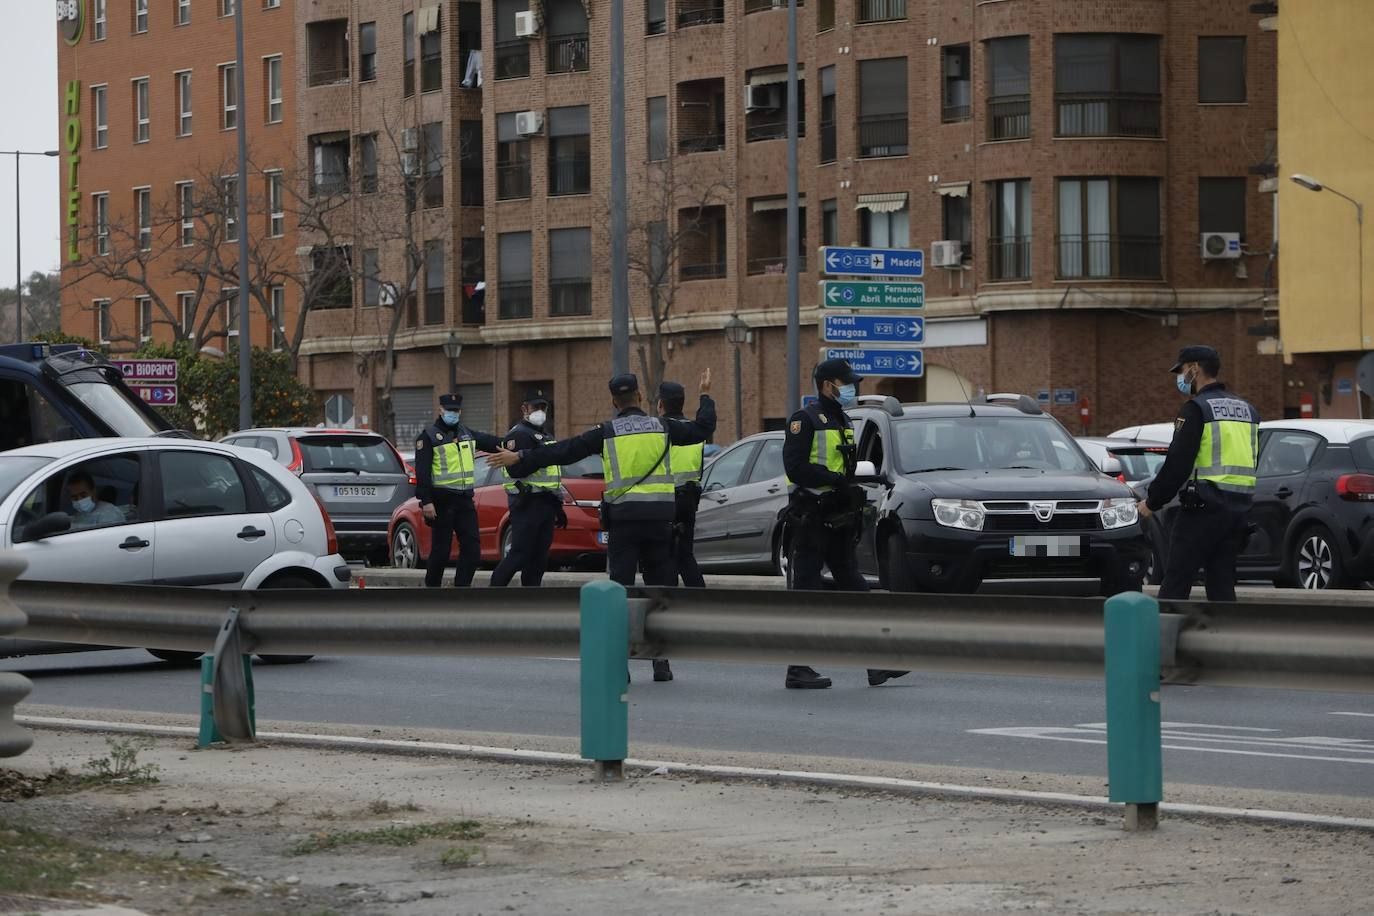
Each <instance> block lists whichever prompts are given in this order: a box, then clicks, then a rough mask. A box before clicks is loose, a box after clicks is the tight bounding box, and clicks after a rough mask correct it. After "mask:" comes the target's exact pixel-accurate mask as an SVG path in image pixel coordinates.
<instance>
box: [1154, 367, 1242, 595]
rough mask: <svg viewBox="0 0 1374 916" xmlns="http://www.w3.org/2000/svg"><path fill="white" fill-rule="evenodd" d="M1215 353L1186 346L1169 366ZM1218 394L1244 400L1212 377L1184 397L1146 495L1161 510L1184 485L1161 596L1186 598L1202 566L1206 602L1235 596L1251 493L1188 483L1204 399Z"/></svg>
mask: <svg viewBox="0 0 1374 916" xmlns="http://www.w3.org/2000/svg"><path fill="white" fill-rule="evenodd" d="M1216 358H1217V352H1216V350H1214V349H1212V348H1211V347H1185V348H1184V349H1183V351H1182V352H1181V353H1180V354H1179V358H1178V362H1179V365H1177V366H1175V367H1174V368H1173V370H1171V371H1173V372H1177V371H1178V370H1179V368H1180V366H1181V365H1182V364H1183V363H1190V362H1198V361H1200V360H1204V359H1216ZM1217 397H1222V398H1226V399H1228V400H1240V399H1239V398H1237V397H1236V396H1235V395H1233V394H1231V393H1230V392H1228V391H1227V390H1226V386H1225V385H1223V384H1222V383H1221V382H1214V383H1212V384H1211V385H1208V386H1206V387H1205V388H1203V389H1202V390H1201V391H1199V392H1197V394H1195V395H1194V396H1193V397H1191V398H1189V399H1188V400H1187V401H1186V402H1184V404H1183V407H1182V408H1181V409H1180V410H1179V412H1178V418H1177V419H1175V420H1174V438H1173V440H1172V441H1171V442H1170V443H1169V453H1168V455H1167V456H1166V457H1165V459H1164V464H1163V466H1161V467H1160V469H1159V473H1158V474H1157V475H1156V476H1155V479H1154V480H1153V481H1151V483H1150V489H1149V492H1148V494H1147V495H1146V500H1145V504H1146V505H1147V506H1149V508H1150V511H1152V512H1158V511H1159V510H1160V509H1162V508H1164V506H1165V505H1167V504H1168V503H1169V502H1170V501H1171V500H1172V499H1173V498H1174V496H1175V495H1178V494H1179V491H1180V490H1185V488H1186V490H1185V492H1184V494H1183V497H1182V499H1181V500H1180V506H1179V508H1177V509H1176V510H1174V511H1173V512H1172V517H1171V518H1170V520H1169V548H1168V556H1167V557H1165V560H1164V579H1163V581H1162V582H1161V583H1160V586H1159V597H1160V598H1164V599H1186V598H1188V596H1189V595H1190V594H1191V593H1192V588H1193V577H1194V576H1196V575H1197V571H1198V568H1199V567H1201V568H1202V569H1203V571H1204V582H1205V583H1206V588H1207V600H1208V601H1235V600H1236V556H1237V555H1238V554H1239V553H1240V549H1241V545H1242V544H1243V543H1244V540H1245V532H1246V515H1247V514H1248V512H1249V510H1250V505H1251V503H1252V502H1253V497H1252V496H1245V495H1242V494H1238V493H1226V492H1222V491H1221V490H1218V489H1217V488H1215V487H1214V486H1212V485H1211V484H1210V483H1209V482H1207V481H1199V482H1198V483H1197V484H1196V486H1195V487H1192V486H1189V477H1190V476H1191V475H1192V473H1193V468H1194V467H1195V466H1196V462H1197V453H1198V449H1199V447H1200V446H1201V444H1202V429H1203V426H1204V424H1205V422H1206V421H1205V416H1204V411H1205V409H1206V408H1205V407H1204V405H1203V403H1202V402H1205V401H1209V400H1211V399H1213V398H1217ZM1246 407H1247V408H1248V409H1249V411H1250V415H1251V419H1252V422H1253V423H1255V424H1258V423H1259V413H1258V412H1257V411H1255V409H1254V407H1253V406H1251V405H1249V404H1248V403H1246Z"/></svg>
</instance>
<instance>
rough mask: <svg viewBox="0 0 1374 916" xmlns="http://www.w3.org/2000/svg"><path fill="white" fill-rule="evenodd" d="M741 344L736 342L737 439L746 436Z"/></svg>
mask: <svg viewBox="0 0 1374 916" xmlns="http://www.w3.org/2000/svg"><path fill="white" fill-rule="evenodd" d="M739 363H740V360H739V344H735V441H736V442H738V441H739V440H741V439H743V438H744V396H743V395H742V394H741V393H740V366H739Z"/></svg>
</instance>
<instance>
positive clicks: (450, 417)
mask: <svg viewBox="0 0 1374 916" xmlns="http://www.w3.org/2000/svg"><path fill="white" fill-rule="evenodd" d="M462 416H463V412H462V411H461V410H446V411H444V422H445V423H446V424H448V425H449V426H457V425H458V420H459V419H460V418H461V417H462Z"/></svg>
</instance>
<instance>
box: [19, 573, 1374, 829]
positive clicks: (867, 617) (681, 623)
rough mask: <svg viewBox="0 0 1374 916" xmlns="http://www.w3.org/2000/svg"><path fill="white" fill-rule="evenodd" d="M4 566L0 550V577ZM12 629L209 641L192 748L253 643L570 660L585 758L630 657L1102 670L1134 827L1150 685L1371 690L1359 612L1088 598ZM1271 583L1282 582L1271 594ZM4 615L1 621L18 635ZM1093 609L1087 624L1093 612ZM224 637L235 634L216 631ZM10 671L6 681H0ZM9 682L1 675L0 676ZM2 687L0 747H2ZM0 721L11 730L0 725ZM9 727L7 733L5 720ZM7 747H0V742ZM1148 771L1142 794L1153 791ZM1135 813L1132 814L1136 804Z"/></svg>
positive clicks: (613, 725) (545, 602)
mask: <svg viewBox="0 0 1374 916" xmlns="http://www.w3.org/2000/svg"><path fill="white" fill-rule="evenodd" d="M21 570H22V566H21V565H18V564H16V563H15V561H14V560H12V559H7V558H3V557H0V612H3V610H4V608H5V605H4V604H3V603H2V599H3V594H4V592H3V588H4V584H5V583H4V581H2V579H3V577H6V576H8V577H10V578H12V577H13V576H15V575H17V574H18V573H19V572H20V571H21ZM9 593H10V597H11V598H12V599H13V601H14V603H15V605H17V606H18V608H19V610H20V611H21V612H22V614H23V615H26V616H27V623H26V624H24V623H22V621H20V623H19V626H21V627H22V631H21V633H20V635H21V636H22V637H25V638H33V639H47V640H62V641H67V642H75V643H84V644H88V645H98V646H109V645H124V646H142V647H146V648H155V649H180V650H189V651H197V652H208V653H210V655H209V656H207V660H206V661H205V662H204V663H203V668H202V671H203V680H204V682H205V683H206V684H208V685H209V693H208V696H209V701H208V702H203V706H202V713H203V715H202V743H209V742H210V741H211V740H213V739H214V738H215V731H216V730H218V731H219V732H222V733H223V734H224V735H225V736H227V737H228V738H230V739H250V738H251V737H252V734H253V710H252V680H251V669H250V668H249V667H248V666H247V665H237V664H225V665H219V664H218V660H219V658H220V657H223V658H226V659H233V658H234V657H235V656H238V655H244V654H246V653H256V654H267V655H301V654H328V655H374V656H375V655H428V656H436V655H455V656H467V655H472V656H516V657H538V656H550V655H553V656H559V655H562V656H571V655H574V654H577V655H578V656H580V658H581V660H582V669H581V678H582V742H583V743H582V747H583V756H584V757H587V758H588V759H590V760H593V761H596V762H597V765H598V769H599V770H600V771H602V772H603V773H604V774H606V775H609V776H612V777H613V776H615V775H616V774H618V772H619V764H620V761H622V760H624V759H625V757H626V756H627V740H626V738H625V734H626V729H627V725H626V722H627V719H628V711H627V705H626V698H625V693H624V684H625V682H624V680H623V678H624V677H625V671H626V666H627V663H628V659H629V658H631V657H639V658H654V657H665V656H667V657H672V658H681V659H705V660H728V661H741V662H755V663H768V662H777V663H787V662H792V663H797V662H803V663H815V664H826V665H845V666H854V667H873V668H912V669H918V670H922V671H936V670H939V671H959V672H973V673H984V674H1020V675H1034V676H1047V675H1052V676H1089V677H1092V676H1099V677H1100V676H1103V675H1104V674H1105V676H1106V678H1107V683H1108V688H1107V696H1108V743H1109V746H1108V751H1109V753H1108V757H1109V767H1110V769H1111V779H1110V783H1111V787H1112V795H1111V797H1112V799H1113V800H1114V801H1122V802H1126V803H1127V804H1128V811H1129V812H1130V813H1129V815H1128V822H1129V823H1132V824H1134V825H1136V826H1140V827H1148V826H1150V825H1151V824H1152V822H1153V809H1152V807H1151V806H1153V805H1155V804H1157V803H1158V801H1159V800H1160V796H1161V795H1162V776H1161V775H1160V774H1161V768H1160V766H1159V764H1158V758H1159V756H1160V746H1161V742H1160V725H1159V685H1160V683H1161V681H1162V682H1163V683H1189V684H1228V685H1251V686H1264V687H1275V686H1288V687H1302V688H1313V689H1330V690H1352V691H1370V692H1374V608H1371V607H1369V606H1368V605H1363V604H1348V603H1347V604H1340V603H1335V604H1326V603H1315V604H1314V603H1303V604H1295V603H1290V602H1288V601H1286V600H1284V599H1283V598H1282V597H1276V599H1275V600H1272V601H1254V602H1248V603H1246V604H1209V603H1206V602H1171V603H1168V604H1167V606H1166V613H1160V605H1159V603H1158V602H1157V601H1156V600H1155V599H1154V598H1151V597H1149V596H1148V595H1142V594H1138V593H1131V594H1125V595H1118V596H1116V597H1115V598H1111V599H1108V601H1107V602H1106V612H1105V615H1104V610H1103V602H1102V601H1101V599H1093V598H1038V597H1019V596H1017V597H1012V596H981V595H924V594H923V595H893V594H885V593H865V594H855V593H841V592H782V591H764V590H735V589H662V588H643V589H634V590H631V591H630V592H626V590H625V589H623V588H621V587H620V586H618V585H615V584H613V583H609V582H606V581H598V582H594V583H591V584H588V585H585V586H583V587H582V588H581V589H575V588H546V589H528V590H526V589H509V590H506V589H500V590H496V589H493V590H482V589H478V590H470V591H465V592H463V593H462V595H461V599H460V598H459V596H456V595H455V593H454V592H453V591H451V590H448V589H422V588H417V589H387V590H380V589H359V590H353V591H348V592H336V591H332V590H313V589H301V590H290V589H283V590H267V591H212V590H202V589H187V588H158V587H146V586H105V585H86V584H76V583H49V582H27V581H21V582H15V583H14V584H13V586H12V587H10V589H9ZM1276 594H1277V595H1281V593H1276ZM15 618H16V615H15V614H14V613H13V612H11V613H10V614H9V615H8V616H5V615H3V613H0V621H3V622H6V623H7V624H8V628H9V629H11V630H14V629H16V628H17V627H16V623H15ZM1104 621H1105V625H1104ZM234 639H237V640H238V641H239V642H238V644H237V645H234V644H233V643H232V640H234ZM11 677H15V676H11ZM6 683H9V681H0V687H2V686H3V685H4V684H6ZM25 695H27V683H26V682H25V684H24V687H23V689H22V690H21V691H19V692H17V693H15V692H13V691H11V692H10V693H9V694H6V693H4V692H3V690H0V749H2V748H4V747H6V746H8V747H9V748H11V749H14V748H17V750H11V753H19V752H22V751H23V750H24V749H25V748H26V747H27V744H24V745H22V746H20V745H19V744H16V743H14V739H13V735H14V734H15V733H14V732H13V729H12V718H9V716H10V710H9V709H8V704H6V702H5V700H6V698H9V700H10V703H11V704H12V703H13V702H17V701H18V700H20V699H22V698H23V697H24V696H25ZM6 723H9V725H8V726H7V725H6ZM21 734H22V733H21ZM7 735H8V736H10V743H9V744H8V745H5V744H4V739H5V737H6V736H7ZM1157 784H1158V787H1156V785H1157ZM1142 806H1143V807H1142Z"/></svg>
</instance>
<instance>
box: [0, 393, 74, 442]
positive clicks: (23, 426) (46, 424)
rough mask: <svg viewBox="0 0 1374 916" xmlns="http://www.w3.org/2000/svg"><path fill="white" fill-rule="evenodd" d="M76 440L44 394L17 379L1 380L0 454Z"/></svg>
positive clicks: (70, 429)
mask: <svg viewBox="0 0 1374 916" xmlns="http://www.w3.org/2000/svg"><path fill="white" fill-rule="evenodd" d="M74 438H76V433H75V431H74V430H73V429H72V428H71V426H70V424H68V422H67V421H66V419H64V418H63V416H62V415H61V414H60V413H58V411H57V408H56V407H54V406H53V405H52V402H50V401H49V400H48V399H47V398H46V397H44V395H43V393H42V392H41V391H39V390H38V389H37V388H35V387H34V386H33V385H28V384H25V383H24V382H21V381H19V380H17V379H0V451H6V450H8V449H12V448H22V447H23V446H25V445H34V444H37V443H41V442H57V441H60V440H62V439H74Z"/></svg>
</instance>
